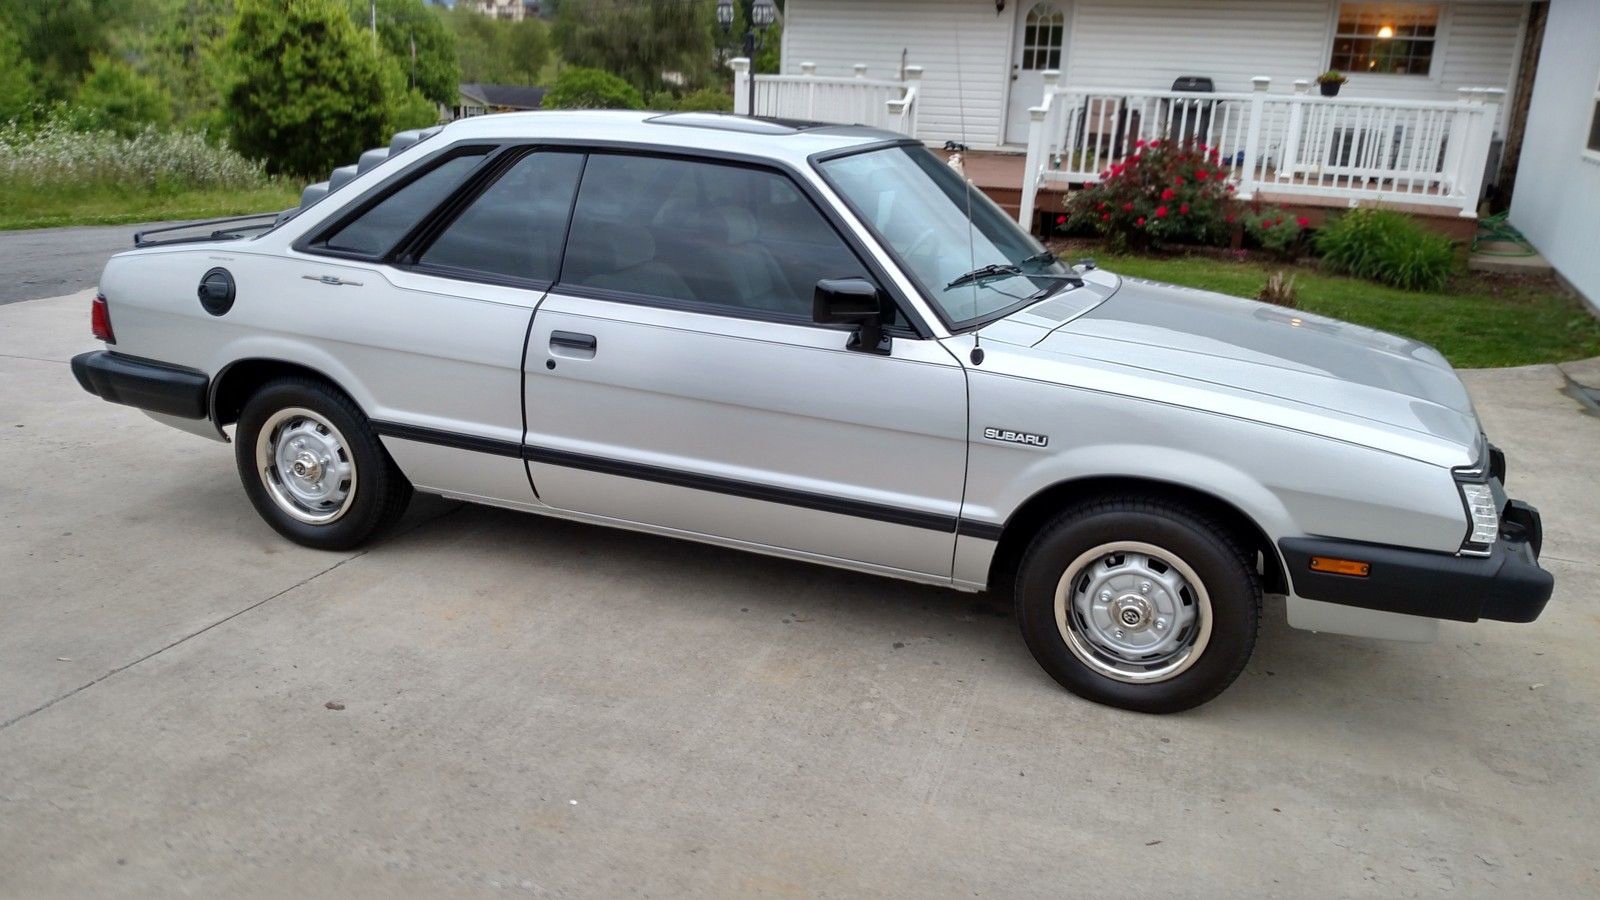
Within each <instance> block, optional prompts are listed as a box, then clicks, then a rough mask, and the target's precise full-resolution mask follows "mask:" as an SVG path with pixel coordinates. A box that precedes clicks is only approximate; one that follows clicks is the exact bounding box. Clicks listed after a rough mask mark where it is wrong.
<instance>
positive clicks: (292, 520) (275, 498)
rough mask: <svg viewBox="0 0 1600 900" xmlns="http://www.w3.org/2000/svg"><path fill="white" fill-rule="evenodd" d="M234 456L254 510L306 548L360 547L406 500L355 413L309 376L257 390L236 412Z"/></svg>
mask: <svg viewBox="0 0 1600 900" xmlns="http://www.w3.org/2000/svg"><path fill="white" fill-rule="evenodd" d="M234 454H235V459H236V461H237V462H238V466H239V477H240V479H241V480H242V481H243V482H244V490H245V493H246V494H247V495H248V496H249V497H250V502H251V503H252V504H253V505H254V506H255V508H256V512H258V513H260V514H261V518H263V519H265V520H266V522H267V524H268V525H271V526H272V527H273V529H274V530H276V531H277V532H278V533H279V534H281V535H283V536H284V537H286V538H288V539H290V540H292V541H294V542H295V543H297V544H303V545H305V546H307V547H314V548H316V549H319V550H349V549H352V548H354V547H359V546H361V545H362V544H364V543H366V542H367V541H368V540H370V539H371V538H372V537H373V536H375V535H377V534H378V533H380V532H382V531H383V530H384V529H386V528H388V527H389V526H390V525H392V524H394V522H395V520H397V519H399V518H400V514H401V513H403V512H405V508H406V505H407V504H408V503H409V502H410V499H411V484H410V483H409V482H407V481H406V479H405V476H404V475H402V474H400V470H399V468H397V467H396V466H395V464H394V461H393V460H391V459H390V458H389V454H388V453H386V452H385V451H384V449H383V446H382V445H381V444H379V443H378V438H377V436H376V435H374V434H373V433H372V429H371V428H370V427H369V426H368V425H367V421H366V418H365V417H364V416H362V414H361V411H360V410H359V409H358V408H357V407H356V405H355V404H354V403H352V402H351V401H350V399H349V398H348V397H346V396H345V395H344V394H342V393H340V392H339V391H337V390H335V389H333V388H332V387H330V386H329V385H327V384H325V383H323V382H321V381H317V380H315V379H311V378H299V377H291V378H282V379H279V380H277V381H272V382H269V383H267V384H266V385H264V386H262V388H261V389H260V390H258V391H257V392H256V393H255V395H254V396H252V397H251V398H250V401H249V402H248V403H246V404H245V407H244V409H243V410H242V411H240V413H239V425H238V428H237V429H236V431H235V434H234Z"/></svg>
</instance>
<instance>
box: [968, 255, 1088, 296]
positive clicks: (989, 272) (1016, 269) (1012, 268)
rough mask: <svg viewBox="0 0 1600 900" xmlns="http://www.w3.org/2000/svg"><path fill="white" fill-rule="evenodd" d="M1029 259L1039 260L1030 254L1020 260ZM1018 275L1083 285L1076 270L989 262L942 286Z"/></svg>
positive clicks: (1078, 285)
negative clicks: (1030, 268) (1026, 269)
mask: <svg viewBox="0 0 1600 900" xmlns="http://www.w3.org/2000/svg"><path fill="white" fill-rule="evenodd" d="M1054 258H1055V257H1051V259H1054ZM1030 261H1039V260H1038V258H1037V257H1032V256H1030V257H1028V258H1027V259H1025V260H1023V261H1022V262H1024V263H1027V262H1030ZM1018 275H1021V276H1022V277H1024V278H1054V279H1057V280H1060V281H1070V282H1072V284H1073V285H1074V286H1075V287H1083V276H1082V275H1079V274H1078V273H1077V272H1061V273H1055V272H1024V271H1023V270H1022V266H1021V265H1012V264H1010V263H991V264H989V265H987V266H979V267H978V268H976V269H973V270H972V271H971V272H963V273H962V274H960V275H957V276H956V277H955V278H954V279H953V280H951V282H950V283H949V284H947V285H945V286H944V289H945V290H947V291H948V290H950V289H951V288H957V287H961V286H962V285H964V284H971V283H973V282H974V281H987V280H989V279H990V278H1014V277H1016V276H1018Z"/></svg>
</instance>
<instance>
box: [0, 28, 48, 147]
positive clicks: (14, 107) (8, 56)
mask: <svg viewBox="0 0 1600 900" xmlns="http://www.w3.org/2000/svg"><path fill="white" fill-rule="evenodd" d="M33 79H34V73H33V64H32V63H30V62H29V61H28V58H27V57H25V56H23V55H22V48H21V47H20V46H18V43H17V36H16V33H15V32H14V31H13V29H12V27H11V25H10V23H8V22H6V21H4V20H0V125H4V124H5V123H7V122H10V121H12V120H16V119H26V118H29V117H30V116H31V115H32V112H33V105H34V104H35V103H37V102H39V99H40V98H39V92H38V90H37V89H36V88H35V87H34V83H33Z"/></svg>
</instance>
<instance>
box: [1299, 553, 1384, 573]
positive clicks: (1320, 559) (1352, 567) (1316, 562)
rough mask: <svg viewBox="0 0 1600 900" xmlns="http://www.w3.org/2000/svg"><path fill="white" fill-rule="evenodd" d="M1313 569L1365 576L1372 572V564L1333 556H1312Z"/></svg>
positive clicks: (1315, 570) (1314, 570)
mask: <svg viewBox="0 0 1600 900" xmlns="http://www.w3.org/2000/svg"><path fill="white" fill-rule="evenodd" d="M1311 571H1313V572H1332V573H1333V574H1335V575H1354V576H1356V577H1358V578H1365V577H1367V575H1368V574H1369V573H1371V572H1372V566H1370V565H1368V564H1367V563H1364V562H1358V561H1356V560H1353V559H1334V558H1333V557H1331V556H1313V557H1311Z"/></svg>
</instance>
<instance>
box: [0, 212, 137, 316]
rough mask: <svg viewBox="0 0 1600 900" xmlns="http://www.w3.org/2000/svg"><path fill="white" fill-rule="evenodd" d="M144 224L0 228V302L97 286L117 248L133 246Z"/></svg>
mask: <svg viewBox="0 0 1600 900" xmlns="http://www.w3.org/2000/svg"><path fill="white" fill-rule="evenodd" d="M150 227H152V224H151V223H146V224H143V225H137V224H134V225H107V226H103V227H101V226H96V227H93V228H37V229H33V230H31V231H0V304H6V303H15V302H16V301H18V300H35V299H38V298H40V297H58V296H60V295H62V294H70V293H72V292H73V291H81V290H83V289H84V288H90V287H94V286H95V283H96V282H97V281H98V280H99V278H100V270H101V269H103V268H105V265H106V259H107V258H109V257H110V256H111V254H113V253H117V252H119V251H122V250H129V249H132V248H133V233H134V232H135V231H138V230H139V229H141V228H150Z"/></svg>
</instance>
